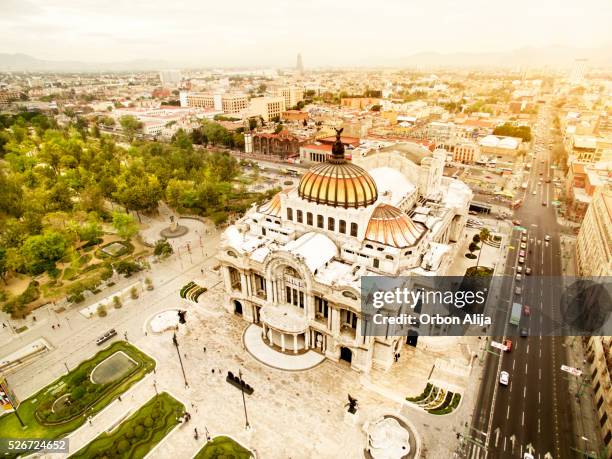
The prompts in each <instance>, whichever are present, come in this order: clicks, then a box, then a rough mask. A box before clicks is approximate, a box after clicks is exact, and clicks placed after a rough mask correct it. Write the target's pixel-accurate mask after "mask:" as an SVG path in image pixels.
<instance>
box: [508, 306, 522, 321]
mask: <svg viewBox="0 0 612 459" xmlns="http://www.w3.org/2000/svg"><path fill="white" fill-rule="evenodd" d="M522 313H523V307H522V306H521V304H520V303H514V304H513V305H512V312H511V313H510V325H518V324H519V323H521V314H522Z"/></svg>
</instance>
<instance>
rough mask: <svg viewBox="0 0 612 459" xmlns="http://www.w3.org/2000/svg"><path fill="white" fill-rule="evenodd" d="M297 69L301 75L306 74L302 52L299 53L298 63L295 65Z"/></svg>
mask: <svg viewBox="0 0 612 459" xmlns="http://www.w3.org/2000/svg"><path fill="white" fill-rule="evenodd" d="M295 69H296V70H297V72H298V73H299V74H300V75H303V74H304V64H303V63H302V53H298V55H297V63H296V65H295Z"/></svg>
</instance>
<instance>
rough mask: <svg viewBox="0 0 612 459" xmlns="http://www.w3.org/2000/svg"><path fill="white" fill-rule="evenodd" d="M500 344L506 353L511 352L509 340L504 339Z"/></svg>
mask: <svg viewBox="0 0 612 459" xmlns="http://www.w3.org/2000/svg"><path fill="white" fill-rule="evenodd" d="M502 344H503V345H504V346H506V352H510V351H511V350H512V341H510V340H509V339H505V340H504V342H503V343H502Z"/></svg>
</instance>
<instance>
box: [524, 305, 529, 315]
mask: <svg viewBox="0 0 612 459" xmlns="http://www.w3.org/2000/svg"><path fill="white" fill-rule="evenodd" d="M523 314H524V315H526V316H530V315H531V309H529V306H527V305H525V306H523Z"/></svg>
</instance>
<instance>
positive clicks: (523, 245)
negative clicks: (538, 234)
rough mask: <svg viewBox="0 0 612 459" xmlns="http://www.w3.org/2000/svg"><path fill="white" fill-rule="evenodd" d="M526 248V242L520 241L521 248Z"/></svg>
mask: <svg viewBox="0 0 612 459" xmlns="http://www.w3.org/2000/svg"><path fill="white" fill-rule="evenodd" d="M526 248H527V244H525V243H524V242H523V243H521V249H523V250H525V249H526Z"/></svg>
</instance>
